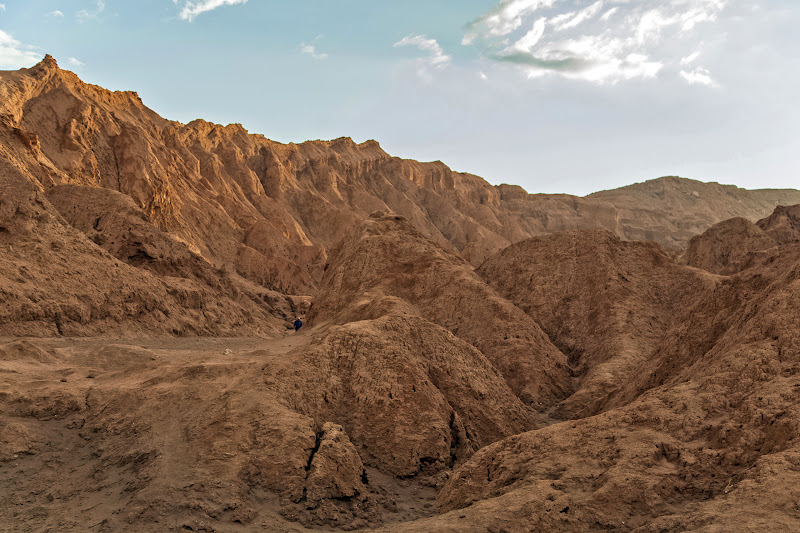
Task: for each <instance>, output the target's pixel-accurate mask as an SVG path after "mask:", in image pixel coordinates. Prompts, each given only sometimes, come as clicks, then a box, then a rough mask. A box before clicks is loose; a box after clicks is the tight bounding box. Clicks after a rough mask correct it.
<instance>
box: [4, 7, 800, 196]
mask: <svg viewBox="0 0 800 533" xmlns="http://www.w3.org/2000/svg"><path fill="white" fill-rule="evenodd" d="M797 28H800V2H798V1H797V0H499V1H498V0H402V1H389V0H291V1H286V0H136V1H132V0H125V1H123V0H0V69H3V70H12V69H18V68H25V67H30V66H32V65H34V64H35V63H37V62H38V61H40V60H41V58H42V57H43V56H44V54H45V53H49V54H51V55H53V56H54V57H55V58H56V60H57V61H58V62H59V65H60V66H61V68H65V69H68V70H72V71H74V72H75V73H77V74H78V75H79V76H80V77H81V78H82V79H83V80H84V81H87V82H89V83H93V84H96V85H101V86H103V87H106V88H108V89H113V90H133V91H137V92H138V93H139V95H140V97H141V98H142V100H143V101H144V103H145V104H146V105H148V106H149V107H151V108H152V109H154V110H155V111H156V112H158V113H159V114H160V115H162V116H164V117H165V118H168V119H171V120H178V121H181V122H189V121H191V120H193V119H196V118H203V119H206V120H210V121H212V122H217V123H221V124H229V123H241V124H242V125H243V126H244V127H245V128H247V129H248V130H249V131H250V132H251V133H260V134H263V135H265V136H267V137H268V138H270V139H274V140H276V141H280V142H302V141H305V140H310V139H334V138H337V137H343V136H347V137H352V138H353V139H354V140H356V141H357V142H363V141H365V140H368V139H375V140H377V141H378V142H380V144H381V146H382V147H383V148H384V150H386V151H387V152H389V153H390V154H392V155H396V156H400V157H405V158H412V159H417V160H420V161H434V160H441V161H443V162H444V163H446V164H447V165H449V166H450V167H451V168H453V169H454V170H458V171H462V172H471V173H474V174H477V175H479V176H482V177H483V178H485V179H487V180H488V181H489V182H491V183H495V184H498V183H513V184H517V185H521V186H523V187H524V188H525V189H526V190H528V191H529V192H547V193H553V192H566V193H571V194H579V195H584V194H588V193H590V192H594V191H597V190H603V189H610V188H615V187H619V186H623V185H627V184H630V183H634V182H640V181H644V180H647V179H652V178H656V177H660V176H666V175H679V176H684V177H688V178H693V179H699V180H703V181H717V182H720V183H732V184H736V185H739V186H740V187H746V188H781V187H784V188H800V172H798V169H800V106H798V105H797V98H798V95H800V31H797Z"/></svg>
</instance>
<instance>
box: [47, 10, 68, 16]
mask: <svg viewBox="0 0 800 533" xmlns="http://www.w3.org/2000/svg"><path fill="white" fill-rule="evenodd" d="M47 15H48V16H50V17H63V16H64V13H62V12H61V11H59V10H58V9H56V10H55V11H51V12H50V13H48V14H47Z"/></svg>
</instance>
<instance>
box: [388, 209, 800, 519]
mask: <svg viewBox="0 0 800 533" xmlns="http://www.w3.org/2000/svg"><path fill="white" fill-rule="evenodd" d="M782 211H783V210H780V209H779V210H778V213H776V214H777V215H778V216H779V217H780V216H781V214H782ZM781 226H783V225H781ZM572 238H573V239H574V238H575V237H574V236H573V237H572ZM594 241H595V242H596V243H597V244H596V246H597V247H599V248H600V249H603V248H605V249H606V250H607V252H606V253H607V254H608V255H610V256H612V257H613V256H614V255H617V256H618V257H619V255H622V257H619V259H618V260H617V261H615V262H616V263H617V265H618V267H619V266H621V264H623V262H622V259H623V258H624V256H625V255H627V256H628V264H630V256H631V255H639V256H640V257H641V256H642V255H645V256H646V255H647V254H641V252H640V253H638V254H635V253H634V254H632V253H631V251H630V250H629V251H628V253H627V254H620V250H619V248H620V243H619V242H616V241H615V240H614V239H613V238H611V237H610V236H605V237H603V236H601V235H595V237H594ZM539 244H540V245H539V246H533V245H531V246H529V247H528V248H527V253H528V257H529V259H530V260H531V261H532V263H533V264H534V267H532V270H533V271H534V272H535V274H534V278H533V279H532V280H531V282H530V286H531V287H535V286H537V285H545V290H544V291H538V290H533V291H530V292H529V293H528V294H531V295H532V297H533V299H534V300H535V301H537V300H538V301H547V295H546V293H547V281H548V279H552V278H553V277H557V276H558V274H556V276H551V275H549V274H548V273H547V272H542V271H540V270H538V267H537V266H536V265H537V264H538V261H539V259H538V258H537V255H539V254H541V255H545V254H547V253H548V248H547V247H546V245H545V246H542V245H541V243H539ZM629 244H633V243H629ZM517 248H518V249H517V250H515V253H510V252H509V253H505V252H504V253H503V254H500V257H497V258H494V261H493V262H494V263H497V262H499V261H501V260H502V259H503V257H502V256H503V255H505V256H506V257H505V258H506V260H508V261H509V262H510V268H519V267H515V266H514V265H517V264H518V263H517V261H519V257H520V254H521V252H522V249H521V248H520V247H519V246H518V247H517ZM602 263H604V264H605V265H606V267H605V268H606V269H608V266H607V265H608V260H604V261H602ZM578 264H580V262H578ZM490 265H491V263H490ZM490 265H486V268H482V269H481V270H482V272H484V273H488V272H489V270H488V267H489V266H490ZM639 265H640V266H644V263H639ZM494 266H495V268H497V265H496V264H495V265H494ZM651 266H652V265H651ZM655 267H656V268H648V269H646V270H642V271H641V272H640V275H646V274H649V273H652V274H653V277H654V278H656V280H655V281H654V282H652V283H643V280H642V279H641V278H640V279H638V280H636V279H630V278H631V276H630V273H627V272H626V273H625V276H626V277H628V278H629V280H630V281H629V282H630V283H632V285H633V288H632V289H631V291H632V293H634V294H629V295H628V297H627V299H628V301H631V297H632V296H635V295H636V294H635V293H638V296H639V298H642V297H645V296H651V297H653V302H652V303H651V304H650V306H649V309H650V310H652V309H656V308H658V307H662V309H663V310H668V309H669V310H672V311H673V312H674V314H673V315H672V316H670V321H671V322H672V323H671V325H669V324H668V325H667V326H668V330H667V332H666V334H664V335H663V336H661V337H660V338H659V339H658V341H659V342H658V344H656V345H652V344H651V345H650V347H649V349H650V350H652V351H651V353H650V354H649V356H648V357H638V358H637V360H635V361H634V364H633V365H630V364H629V361H630V360H629V358H628V357H626V354H624V353H615V354H613V356H614V357H617V358H622V359H623V362H624V363H626V364H625V365H622V372H620V367H619V366H618V365H614V367H612V368H611V369H610V370H609V369H606V370H605V372H607V373H610V374H612V377H617V378H618V379H617V380H616V384H617V387H616V388H615V389H616V390H614V391H612V392H617V393H618V394H619V396H618V398H619V399H620V400H624V401H621V402H617V403H616V405H619V406H618V407H611V406H610V405H609V403H607V398H608V396H607V394H606V392H607V391H606V390H605V389H600V390H591V389H590V390H588V391H585V389H586V387H585V386H584V387H582V389H579V394H578V395H576V397H574V398H573V397H571V398H570V400H575V401H576V402H580V403H582V404H583V405H584V406H587V407H592V406H593V405H598V403H597V402H598V401H601V402H604V403H602V404H599V405H602V406H603V409H602V410H601V413H600V414H598V415H596V416H593V417H590V418H581V419H580V420H575V421H572V422H564V423H561V424H556V425H552V426H548V427H547V428H543V429H540V430H537V431H532V432H528V433H525V434H522V435H518V436H514V437H511V438H509V439H505V440H503V441H501V442H499V443H496V444H493V445H491V446H488V447H486V448H485V449H482V450H480V451H479V452H478V453H477V454H476V455H475V456H474V457H473V458H472V459H471V460H470V461H469V462H467V463H466V464H465V465H464V466H463V467H461V468H460V469H459V470H458V471H457V472H456V474H455V475H454V476H452V477H451V478H450V480H449V481H448V483H447V485H446V486H445V487H444V488H443V490H442V492H441V493H440V495H439V498H440V501H441V503H442V510H443V511H449V512H446V513H445V514H443V515H441V516H439V517H436V518H431V519H427V520H423V521H420V522H416V523H411V524H408V525H406V526H404V527H402V528H399V530H400V531H425V530H426V528H427V529H428V530H436V531H460V530H465V531H468V530H470V529H469V527H466V528H464V529H459V527H458V524H466V525H468V526H470V527H474V530H475V531H481V530H484V529H481V528H482V527H484V528H486V527H490V525H493V526H492V527H498V526H500V527H505V528H507V529H508V530H510V531H529V530H537V529H538V530H558V531H600V530H616V531H637V532H649V531H726V530H731V531H734V530H735V531H764V530H769V531H793V530H795V529H797V528H798V526H800V515H799V514H798V513H797V507H796V503H795V502H796V499H797V498H798V496H800V493H798V491H797V488H796V482H797V479H798V478H797V460H798V457H800V455H798V453H799V452H800V445H799V443H798V436H799V435H800V432H798V427H800V426H799V425H798V424H800V412H798V409H797V401H796V400H797V389H798V387H800V382H798V379H797V371H798V361H800V336H798V331H800V327H799V326H800V321H799V320H800V319H798V316H800V315H798V313H797V309H799V308H800V299H799V298H800V284H799V283H800V279H799V278H798V273H799V272H800V249H798V248H797V246H796V245H794V244H786V245H782V246H779V247H777V248H776V249H774V250H772V252H771V254H770V258H769V259H768V260H765V261H763V262H761V263H760V264H758V265H753V266H752V267H751V268H749V269H748V270H745V271H743V272H741V273H740V274H737V275H734V276H729V277H718V276H706V277H705V278H704V277H703V275H702V274H701V273H700V272H698V271H694V270H683V271H682V272H683V274H682V275H683V276H684V277H685V279H692V278H693V277H694V278H695V279H697V280H698V282H700V283H703V284H710V285H711V290H695V291H693V294H695V298H696V301H695V302H693V305H689V308H687V309H685V310H683V311H682V312H681V310H677V312H676V308H675V307H674V306H672V307H670V305H671V304H670V301H669V300H666V301H665V300H663V299H661V298H659V297H658V294H657V292H655V291H656V288H655V286H657V285H658V284H659V281H658V280H659V279H660V278H662V276H663V275H664V274H663V271H664V270H665V269H667V270H671V271H673V272H675V274H679V273H680V272H681V268H680V267H677V266H675V265H669V266H667V265H661V266H660V267H659V266H658V265H657V264H656V265H655ZM565 268H567V269H569V268H570V267H565ZM609 270H610V269H609ZM575 271H576V272H578V271H579V270H578V269H577V268H575ZM494 272H497V270H495V271H494ZM610 273H611V274H616V272H614V270H611V272H610ZM675 274H673V275H675ZM589 277H590V280H589V281H587V282H584V283H583V284H582V285H583V287H584V288H583V289H582V290H580V289H579V291H580V292H581V293H582V294H581V296H580V297H582V298H583V299H584V300H585V302H586V303H587V304H588V306H587V307H588V309H590V310H591V311H590V313H594V314H595V316H593V317H592V316H590V320H592V321H593V322H594V324H600V325H602V324H607V325H609V326H610V325H613V318H614V314H613V312H610V311H609V310H608V309H603V308H596V307H593V305H592V302H601V301H604V300H606V296H605V294H604V293H605V292H606V291H607V290H609V289H610V290H611V291H614V290H615V289H614V288H613V287H607V286H606V284H607V283H610V282H611V281H612V277H609V279H607V280H597V279H595V280H594V282H593V281H592V280H591V276H589ZM523 280H524V282H523V283H522V286H523V287H526V286H527V284H528V280H525V279H524V278H523ZM637 282H638V287H637ZM648 285H649V286H648ZM673 287H674V288H675V289H678V290H680V292H683V291H684V290H686V291H687V292H688V290H690V289H688V288H687V289H682V288H681V287H680V286H679V285H677V284H676V285H673ZM523 290H524V289H523ZM587 292H588V294H587ZM542 293H544V294H542ZM684 294H685V293H684ZM521 299H523V298H521ZM681 299H682V296H678V297H677V299H676V300H675V301H676V302H678V303H680V301H681ZM566 302H567V303H566V305H567V306H570V301H569V300H568V299H567V300H566ZM641 302H642V300H639V304H636V300H633V303H634V305H633V306H632V308H633V309H634V311H635V312H637V311H642V312H645V313H647V312H648V308H641V307H640V305H641ZM529 312H530V313H531V314H532V315H535V316H540V317H541V320H542V321H543V322H546V321H547V320H548V319H549V317H547V316H545V314H544V313H541V308H537V307H534V306H532V307H530V310H529ZM662 316H666V315H662ZM576 318H577V319H578V320H577V321H576V322H573V324H575V323H577V324H581V319H580V317H576ZM640 326H641V324H640ZM628 331H629V333H630V334H631V335H637V334H638V333H639V331H640V328H639V327H632V328H630V329H629V330H628ZM609 332H610V334H611V335H610V336H609V337H605V336H602V337H598V338H595V339H594V341H595V342H594V343H593V344H592V347H591V348H590V350H589V353H590V354H591V350H592V349H598V350H600V353H602V352H603V350H604V344H608V342H609V341H611V342H612V343H613V341H614V339H615V338H617V336H618V335H615V333H614V329H613V328H609ZM557 333H559V334H560V332H557ZM643 333H644V334H645V335H644V336H645V339H644V342H647V337H648V336H649V335H648V333H649V332H648V331H647V330H645V331H643ZM585 334H586V335H587V337H583V338H584V339H588V338H589V337H591V334H592V331H591V327H589V328H588V331H587V332H585ZM576 338H581V337H580V336H577V337H576ZM604 341H605V342H604ZM640 349H641V348H640ZM581 355H582V356H585V355H586V354H585V353H584V354H581ZM610 360H611V361H613V358H612V359H610ZM602 367H603V365H599V366H598V367H597V368H598V369H600V368H602ZM626 367H627V368H626ZM631 367H632V370H633V371H631ZM591 373H592V372H591V371H590V372H589V374H588V376H587V378H585V379H586V380H589V379H590V377H591ZM614 374H616V376H614ZM620 377H622V378H624V379H619V378H620ZM581 390H584V391H585V392H584V394H582V395H581V394H580V391H581ZM579 395H580V396H579ZM592 395H593V396H594V397H591V396H592ZM612 405H613V403H612ZM586 412H593V411H592V410H591V409H590V410H589V411H586Z"/></svg>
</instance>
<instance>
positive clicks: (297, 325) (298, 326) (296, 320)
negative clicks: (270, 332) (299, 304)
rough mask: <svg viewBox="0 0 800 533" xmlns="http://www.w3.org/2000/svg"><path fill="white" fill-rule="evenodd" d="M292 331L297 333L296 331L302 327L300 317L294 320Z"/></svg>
mask: <svg viewBox="0 0 800 533" xmlns="http://www.w3.org/2000/svg"><path fill="white" fill-rule="evenodd" d="M293 325H294V330H295V331H297V330H298V329H300V328H302V327H303V321H302V320H300V317H297V318H295V319H294V324H293Z"/></svg>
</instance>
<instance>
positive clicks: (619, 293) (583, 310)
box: [478, 230, 715, 418]
mask: <svg viewBox="0 0 800 533" xmlns="http://www.w3.org/2000/svg"><path fill="white" fill-rule="evenodd" d="M478 273H479V274H480V275H481V276H482V277H483V279H484V280H486V282H487V283H489V284H490V285H491V286H493V287H495V288H496V289H497V290H498V292H499V293H500V294H501V295H504V296H505V297H507V298H509V299H510V300H511V301H512V302H514V303H515V304H516V305H517V306H518V307H519V308H520V309H522V310H523V311H525V312H526V313H527V314H528V315H530V317H531V318H533V319H534V320H535V321H536V322H537V323H539V324H540V325H541V326H542V328H543V329H544V331H545V332H546V333H547V335H548V337H549V338H550V339H552V341H553V343H554V344H555V345H556V346H557V347H558V348H560V349H561V350H562V351H563V352H564V353H565V354H568V355H569V358H570V362H571V364H572V365H573V368H574V371H575V373H576V374H577V375H578V376H579V386H578V388H577V390H576V392H575V393H574V394H572V395H571V396H570V397H569V398H568V399H567V400H566V401H565V402H564V403H563V404H562V405H560V406H559V412H560V413H561V414H562V415H563V416H567V417H570V418H572V417H586V416H591V415H593V414H596V413H597V412H599V411H601V410H603V409H605V408H607V407H608V406H611V405H615V404H616V403H618V401H619V397H620V395H623V396H624V393H625V391H626V389H627V387H629V386H630V384H631V383H633V382H635V381H636V379H635V378H636V377H637V375H638V373H639V372H640V371H641V367H642V365H643V364H644V363H646V362H647V361H649V360H651V359H652V358H653V354H654V352H656V351H657V350H659V349H663V347H664V344H665V339H668V338H669V336H670V332H671V330H672V329H673V328H675V327H682V326H683V325H684V324H686V323H687V322H690V320H689V317H691V316H692V314H693V313H694V312H695V310H694V306H695V305H697V303H698V302H699V301H703V300H704V299H705V298H706V297H707V296H708V295H709V293H711V292H713V290H714V288H715V280H714V279H713V276H710V275H708V274H707V273H704V272H699V271H695V270H691V269H688V268H684V267H680V266H678V265H676V264H675V263H674V261H672V260H671V259H670V258H669V257H667V256H666V255H665V254H664V252H663V251H662V250H661V249H660V248H659V246H658V245H656V244H655V243H652V242H637V241H623V240H621V239H620V238H619V237H615V236H614V235H612V234H611V233H609V232H607V231H605V230H588V231H582V232H567V233H557V234H554V235H547V236H544V237H536V238H533V239H529V240H526V241H523V242H520V243H517V244H514V245H512V246H509V247H508V248H506V249H504V250H502V251H501V252H498V253H497V254H496V255H494V256H492V257H490V258H489V259H488V260H487V261H486V262H485V263H484V264H483V265H481V267H480V268H479V269H478Z"/></svg>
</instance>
